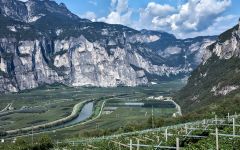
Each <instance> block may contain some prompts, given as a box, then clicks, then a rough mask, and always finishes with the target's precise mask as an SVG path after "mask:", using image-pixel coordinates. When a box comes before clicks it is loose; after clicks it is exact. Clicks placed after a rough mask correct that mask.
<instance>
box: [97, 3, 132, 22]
mask: <svg viewBox="0 0 240 150" xmlns="http://www.w3.org/2000/svg"><path fill="white" fill-rule="evenodd" d="M111 7H112V8H111V9H112V10H111V12H110V13H109V14H108V16H107V17H102V18H99V19H98V21H103V22H107V23H110V24H124V25H130V24H131V16H132V11H131V10H130V9H129V7H128V0H111Z"/></svg>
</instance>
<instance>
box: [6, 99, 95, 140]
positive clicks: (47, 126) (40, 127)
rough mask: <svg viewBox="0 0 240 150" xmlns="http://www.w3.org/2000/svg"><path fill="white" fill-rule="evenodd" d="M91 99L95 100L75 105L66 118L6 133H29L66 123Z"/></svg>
mask: <svg viewBox="0 0 240 150" xmlns="http://www.w3.org/2000/svg"><path fill="white" fill-rule="evenodd" d="M91 101H93V100H86V101H82V102H80V103H78V104H76V105H75V106H74V107H73V110H72V113H71V115H69V116H67V117H65V118H62V119H59V120H56V121H53V122H49V123H45V124H41V125H36V126H32V127H25V128H21V129H15V130H9V131H6V133H7V135H15V134H22V133H27V132H30V131H38V130H44V129H47V128H52V127H55V126H58V125H61V124H64V123H66V122H68V121H71V120H73V119H75V118H76V117H77V116H78V115H79V112H80V111H81V109H82V107H83V106H84V105H85V104H86V103H89V102H91Z"/></svg>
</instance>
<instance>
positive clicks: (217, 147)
mask: <svg viewBox="0 0 240 150" xmlns="http://www.w3.org/2000/svg"><path fill="white" fill-rule="evenodd" d="M216 150H219V145H218V128H216Z"/></svg>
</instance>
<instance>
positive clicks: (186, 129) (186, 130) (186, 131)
mask: <svg viewBox="0 0 240 150" xmlns="http://www.w3.org/2000/svg"><path fill="white" fill-rule="evenodd" d="M185 133H186V135H187V134H188V127H187V124H185Z"/></svg>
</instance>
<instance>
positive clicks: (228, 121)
mask: <svg viewBox="0 0 240 150" xmlns="http://www.w3.org/2000/svg"><path fill="white" fill-rule="evenodd" d="M227 118H228V123H229V121H230V114H229V113H228V116H227Z"/></svg>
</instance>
